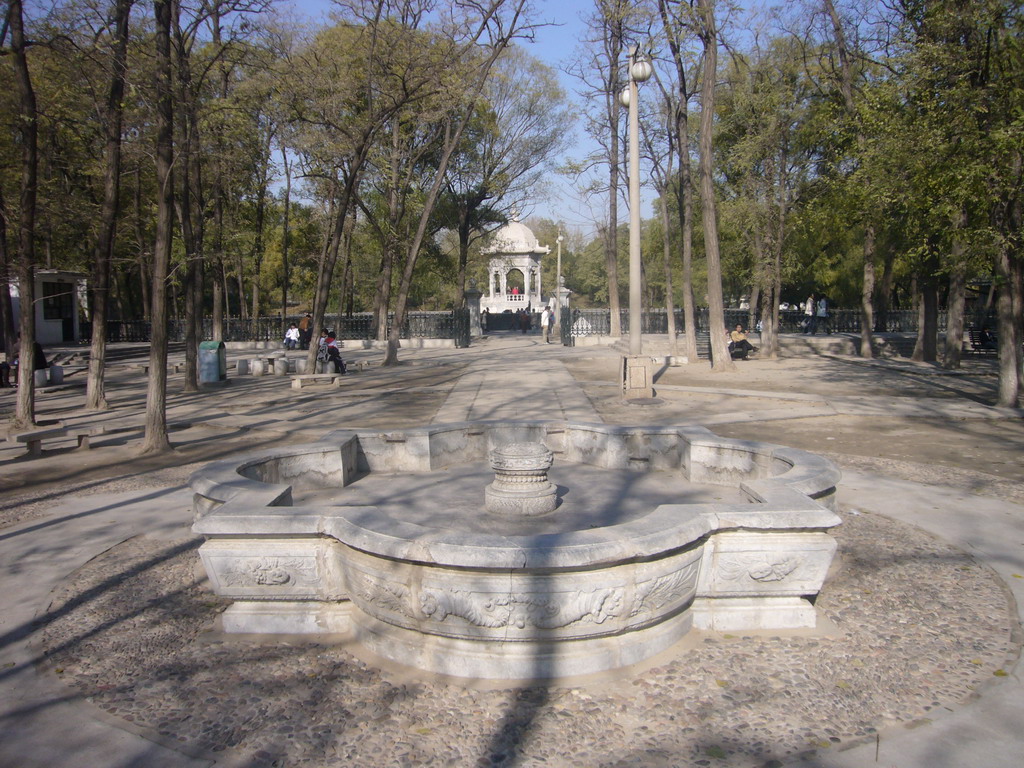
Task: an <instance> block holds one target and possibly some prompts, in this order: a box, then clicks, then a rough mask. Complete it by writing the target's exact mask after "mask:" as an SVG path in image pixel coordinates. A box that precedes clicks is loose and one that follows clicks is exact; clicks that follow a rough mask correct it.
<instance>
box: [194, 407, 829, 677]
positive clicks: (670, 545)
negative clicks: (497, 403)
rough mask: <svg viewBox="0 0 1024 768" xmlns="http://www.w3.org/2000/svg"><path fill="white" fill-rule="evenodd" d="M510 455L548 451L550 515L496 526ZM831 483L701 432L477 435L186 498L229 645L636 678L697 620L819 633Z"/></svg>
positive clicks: (259, 460)
mask: <svg viewBox="0 0 1024 768" xmlns="http://www.w3.org/2000/svg"><path fill="white" fill-rule="evenodd" d="M525 443H532V444H534V445H535V446H539V449H532V448H531V449H529V450H525V449H521V448H514V449H510V446H521V445H523V444H525ZM510 450H511V453H512V454H514V458H515V457H519V456H520V454H530V455H531V456H532V455H533V454H536V456H534V458H535V459H536V458H538V457H540V458H539V464H545V463H546V461H547V460H546V459H545V458H544V454H545V453H550V454H553V456H554V466H553V467H552V468H551V469H550V470H547V468H546V467H544V477H543V478H542V479H540V480H537V477H538V476H536V475H535V476H534V477H533V479H532V480H530V482H531V483H534V484H535V485H536V486H537V488H540V489H541V490H543V492H544V493H545V494H546V493H547V488H548V486H550V488H551V489H552V490H553V494H552V498H553V499H554V501H555V504H556V505H557V509H555V508H554V507H552V510H553V511H549V512H548V513H546V514H541V515H540V516H536V515H535V513H533V512H532V511H531V512H527V513H526V514H522V515H515V514H513V515H509V514H507V510H506V509H505V508H504V507H502V508H501V509H499V510H498V511H497V512H494V511H488V501H489V496H488V494H487V493H486V490H485V489H486V488H487V482H488V481H490V480H491V479H492V478H494V468H493V467H492V466H491V463H490V462H486V461H484V459H485V457H487V456H488V454H489V453H491V452H494V455H497V456H499V463H501V462H502V461H505V459H501V458H500V457H501V456H507V455H508V454H509V452H510ZM492 458H493V457H492ZM531 460H532V459H531ZM517 461H518V459H517V460H516V461H512V462H511V463H512V464H516V463H517ZM507 463H508V462H507V461H506V464H507ZM528 463H529V462H528ZM529 471H530V472H534V471H535V468H534V469H530V470H529ZM548 473H550V474H548ZM837 479H838V472H836V471H835V468H834V467H833V466H832V465H831V464H830V463H828V462H827V461H825V460H824V459H820V458H819V457H814V456H811V455H810V454H804V453H802V452H799V451H792V450H791V449H783V448H779V447H776V446H766V445H764V444H754V443H742V442H736V441H723V440H721V439H719V438H717V437H715V436H714V435H712V434H711V433H710V432H707V431H706V430H700V429H696V430H695V429H680V428H649V427H647V428H634V429H624V428H616V427H604V426H600V425H574V424H567V423H562V422H515V423H507V422H500V423H499V422H490V423H487V422H484V423H477V424H460V425H443V426H435V427H429V428H422V429H418V430H406V431H403V432H389V433H381V432H369V431H366V432H363V431H338V432H334V433H331V434H330V435H328V436H326V437H325V439H324V440H323V441H321V442H319V443H315V444H311V445H307V446H290V447H287V448H283V449H280V450H277V451H266V452H261V453H259V454H254V455H251V456H248V457H242V458H240V459H236V460H233V461H228V462H218V463H216V464H214V465H211V466H209V467H207V468H206V469H205V470H201V471H200V472H198V473H196V475H194V476H193V478H192V479H191V481H190V482H191V484H192V487H193V489H194V491H195V492H196V496H195V506H196V511H197V521H196V523H195V526H194V528H195V530H196V531H197V532H199V533H202V534H204V535H205V536H206V537H207V542H206V543H205V544H204V545H203V547H202V548H201V550H200V554H201V557H202V558H203V562H204V564H205V566H206V568H207V572H208V573H209V574H210V578H211V582H212V583H213V585H214V587H215V589H216V590H217V591H218V592H219V593H220V594H223V595H226V596H228V597H231V598H233V599H234V600H235V603H234V605H233V606H232V607H231V608H230V609H229V610H228V611H227V612H226V613H225V617H224V622H225V625H224V626H225V629H226V630H227V631H235V632H252V631H256V632H262V633H274V632H295V631H306V632H329V631H350V632H352V633H354V635H355V637H356V639H357V640H358V641H359V642H360V643H361V644H363V645H364V646H365V647H367V648H368V649H369V650H371V651H373V652H375V653H377V654H379V655H381V656H384V657H386V658H389V659H391V660H393V661H396V662H399V663H402V664H405V665H409V666H412V667H415V668H417V669H420V670H424V671H427V672H431V673H442V674H448V675H455V676H461V677H474V678H487V679H504V680H522V679H539V678H551V677H559V676H565V675H576V674H585V673H592V672H599V671H604V670H610V669H617V668H620V667H623V666H627V665H630V664H633V663H635V662H638V661H642V660H643V659H646V658H648V657H650V656H652V655H653V654H656V653H658V652H660V651H661V650H663V649H665V648H667V647H668V646H670V645H671V644H672V643H674V642H675V641H676V640H678V639H679V638H680V637H681V636H682V635H684V634H685V633H686V632H687V631H688V630H689V629H690V627H691V626H693V625H694V624H695V623H696V624H697V625H698V626H702V627H707V628H720V627H716V626H715V625H716V623H717V624H718V625H723V624H724V623H729V622H730V621H731V622H732V623H733V624H737V623H740V624H742V623H744V622H746V623H747V624H750V623H752V622H753V623H760V624H762V625H764V624H771V623H772V622H775V623H776V624H778V623H780V622H781V623H788V624H794V623H797V624H800V625H803V626H806V625H807V622H808V620H809V619H808V617H810V619H811V620H813V607H811V606H810V603H809V602H808V601H807V597H808V596H809V595H813V594H815V593H816V592H817V589H819V588H820V585H821V582H822V580H823V579H824V575H825V572H827V568H828V564H829V562H830V561H831V557H832V554H833V552H834V549H835V544H834V541H833V540H832V537H831V536H829V535H828V533H827V529H828V528H829V527H831V526H834V525H836V524H837V523H838V519H837V518H836V517H835V515H834V514H833V513H832V512H830V511H829V509H828V508H827V507H828V505H829V504H830V503H831V499H832V496H833V495H834V490H835V482H836V480H837ZM542 486H543V487H542ZM730 601H732V602H730Z"/></svg>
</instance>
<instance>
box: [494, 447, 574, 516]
mask: <svg viewBox="0 0 1024 768" xmlns="http://www.w3.org/2000/svg"><path fill="white" fill-rule="evenodd" d="M490 460H491V467H492V468H493V469H494V482H493V483H491V484H490V485H488V486H487V488H485V489H484V499H485V502H486V508H487V511H488V512H493V513H494V514H498V515H522V516H523V517H536V516H537V515H546V514H547V513H548V512H553V511H554V510H555V507H557V506H558V496H557V489H556V488H555V486H554V485H553V484H552V483H551V482H549V481H548V470H549V469H550V468H551V462H552V460H553V454H552V453H551V451H549V450H548V449H547V448H545V447H544V446H543V444H541V443H512V444H511V445H505V446H502V447H501V448H495V449H494V450H493V451H491V454H490Z"/></svg>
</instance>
